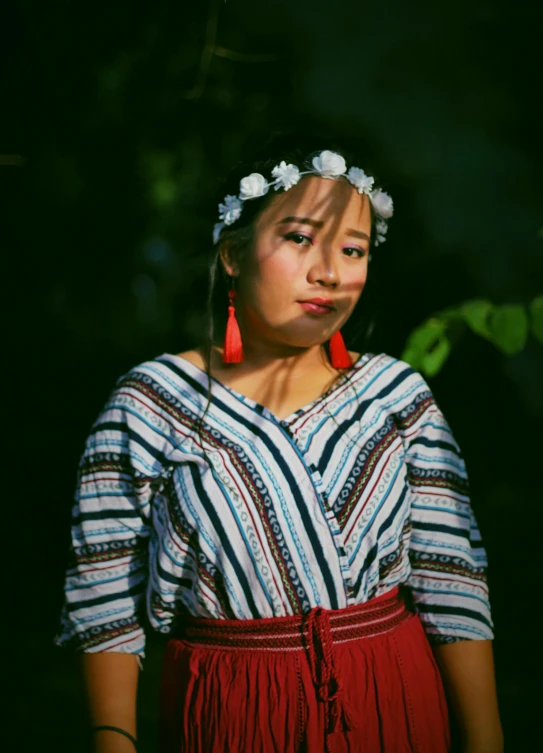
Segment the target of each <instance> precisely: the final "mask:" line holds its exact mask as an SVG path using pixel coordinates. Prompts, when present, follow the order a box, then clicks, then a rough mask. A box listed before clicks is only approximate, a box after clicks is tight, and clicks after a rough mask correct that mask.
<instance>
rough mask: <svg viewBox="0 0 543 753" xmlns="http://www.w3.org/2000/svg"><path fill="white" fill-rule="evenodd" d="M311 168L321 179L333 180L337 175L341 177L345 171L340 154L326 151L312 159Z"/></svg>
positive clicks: (343, 161)
mask: <svg viewBox="0 0 543 753" xmlns="http://www.w3.org/2000/svg"><path fill="white" fill-rule="evenodd" d="M313 167H314V168H315V170H316V171H317V172H318V173H320V174H321V175H322V177H323V178H335V177H337V176H338V175H343V173H344V172H345V170H346V169H347V165H346V164H345V160H344V159H343V157H342V156H341V154H338V153H337V152H329V151H328V150H327V149H325V150H324V152H321V153H320V154H319V155H318V156H317V157H313Z"/></svg>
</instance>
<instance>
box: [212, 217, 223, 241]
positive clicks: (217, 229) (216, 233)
mask: <svg viewBox="0 0 543 753" xmlns="http://www.w3.org/2000/svg"><path fill="white" fill-rule="evenodd" d="M223 227H224V222H216V223H215V224H214V225H213V243H217V241H218V240H219V235H220V234H221V230H222V229H223Z"/></svg>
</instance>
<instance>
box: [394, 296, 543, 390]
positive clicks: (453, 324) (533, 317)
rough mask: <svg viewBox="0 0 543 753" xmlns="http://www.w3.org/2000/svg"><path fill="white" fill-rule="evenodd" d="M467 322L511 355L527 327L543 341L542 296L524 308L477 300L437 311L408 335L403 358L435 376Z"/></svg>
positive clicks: (519, 347) (522, 343) (521, 344)
mask: <svg viewBox="0 0 543 753" xmlns="http://www.w3.org/2000/svg"><path fill="white" fill-rule="evenodd" d="M466 325H467V327H469V328H470V329H471V331H472V332H474V333H475V334H476V335H479V336H480V337H484V338H485V339H486V340H489V341H490V342H492V343H493V344H494V345H495V346H496V347H497V348H499V350H501V351H502V353H505V355H508V356H514V355H516V354H517V353H519V352H520V351H521V350H522V349H523V348H524V346H525V344H526V339H527V337H528V331H529V329H531V331H532V333H533V335H534V336H535V338H536V339H537V340H538V341H539V342H540V343H541V344H543V296H538V297H537V298H534V300H533V301H532V302H531V304H530V305H529V306H527V307H526V306H522V305H520V304H506V305H504V306H496V305H494V304H493V303H491V302H490V301H486V300H482V299H478V300H477V299H476V300H472V301H464V302H463V303H461V304H459V305H458V306H452V307H450V308H447V309H445V310H443V311H440V312H438V313H436V314H434V315H433V316H431V317H430V318H429V319H427V320H426V321H425V322H423V324H421V325H420V326H419V327H417V328H416V329H415V330H413V332H412V333H411V334H410V335H409V337H408V340H407V343H406V346H405V349H404V351H403V353H402V359H403V360H404V361H407V362H408V363H409V364H410V365H411V366H412V367H413V368H414V369H416V370H417V371H421V372H422V373H423V374H425V375H426V376H429V377H432V376H435V375H436V374H437V373H438V372H439V371H440V370H441V368H442V366H443V364H444V363H445V361H446V360H447V357H448V356H449V354H450V352H451V349H452V345H453V342H455V341H458V340H459V339H460V336H461V335H462V334H463V332H464V330H465V326H466Z"/></svg>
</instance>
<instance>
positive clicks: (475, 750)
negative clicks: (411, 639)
mask: <svg viewBox="0 0 543 753" xmlns="http://www.w3.org/2000/svg"><path fill="white" fill-rule="evenodd" d="M432 648H433V651H434V655H435V658H436V661H437V663H438V666H439V668H440V670H441V676H442V678H443V685H444V687H445V691H446V693H447V697H448V701H449V705H450V710H451V714H452V716H453V717H454V721H456V724H457V725H458V729H459V733H460V745H461V748H460V750H461V751H462V753H502V752H503V732H502V727H501V722H500V715H499V711H498V697H497V693H496V681H495V676H494V658H493V653H492V641H491V640H466V641H457V642H456V643H446V644H443V645H437V646H433V647H432Z"/></svg>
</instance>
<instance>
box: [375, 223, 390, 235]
mask: <svg viewBox="0 0 543 753" xmlns="http://www.w3.org/2000/svg"><path fill="white" fill-rule="evenodd" d="M375 228H376V230H377V232H378V233H379V234H380V235H385V233H386V231H387V230H388V222H387V221H386V220H382V219H378V220H377V222H376V223H375Z"/></svg>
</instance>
